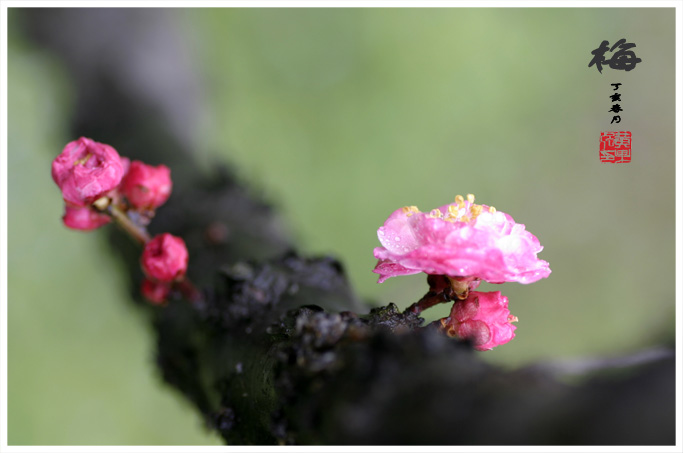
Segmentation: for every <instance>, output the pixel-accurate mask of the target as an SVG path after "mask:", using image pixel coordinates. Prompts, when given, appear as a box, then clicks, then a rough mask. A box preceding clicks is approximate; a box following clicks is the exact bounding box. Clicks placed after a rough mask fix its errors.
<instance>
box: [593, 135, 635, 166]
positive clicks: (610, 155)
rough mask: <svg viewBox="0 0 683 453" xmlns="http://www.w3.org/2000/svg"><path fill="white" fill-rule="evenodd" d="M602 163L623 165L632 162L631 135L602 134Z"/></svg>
mask: <svg viewBox="0 0 683 453" xmlns="http://www.w3.org/2000/svg"><path fill="white" fill-rule="evenodd" d="M600 162H606V163H610V164H623V163H626V162H631V133H630V132H628V131H626V132H624V131H621V132H600Z"/></svg>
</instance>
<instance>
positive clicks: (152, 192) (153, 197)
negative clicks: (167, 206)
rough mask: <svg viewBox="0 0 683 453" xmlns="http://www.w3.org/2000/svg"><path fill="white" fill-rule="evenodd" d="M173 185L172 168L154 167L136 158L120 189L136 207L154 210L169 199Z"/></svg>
mask: <svg viewBox="0 0 683 453" xmlns="http://www.w3.org/2000/svg"><path fill="white" fill-rule="evenodd" d="M172 185H173V184H172V183H171V170H170V169H169V168H168V167H167V166H165V165H159V166H158V167H152V166H151V165H147V164H144V163H142V162H140V161H138V160H134V161H133V162H131V163H130V168H129V169H128V172H127V174H126V176H125V177H124V178H123V181H122V182H121V189H120V190H121V192H122V193H123V195H125V196H126V198H127V199H128V201H129V202H130V204H131V205H132V206H133V207H134V208H136V209H149V210H153V209H156V208H158V207H159V206H161V205H162V204H164V203H165V202H166V200H168V197H169V196H170V195H171V187H172Z"/></svg>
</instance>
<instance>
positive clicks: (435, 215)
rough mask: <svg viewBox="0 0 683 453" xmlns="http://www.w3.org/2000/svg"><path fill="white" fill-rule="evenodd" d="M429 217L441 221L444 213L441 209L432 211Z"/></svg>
mask: <svg viewBox="0 0 683 453" xmlns="http://www.w3.org/2000/svg"><path fill="white" fill-rule="evenodd" d="M429 217H431V218H433V219H440V218H442V217H443V213H442V212H441V210H440V209H432V210H431V212H430V213H429Z"/></svg>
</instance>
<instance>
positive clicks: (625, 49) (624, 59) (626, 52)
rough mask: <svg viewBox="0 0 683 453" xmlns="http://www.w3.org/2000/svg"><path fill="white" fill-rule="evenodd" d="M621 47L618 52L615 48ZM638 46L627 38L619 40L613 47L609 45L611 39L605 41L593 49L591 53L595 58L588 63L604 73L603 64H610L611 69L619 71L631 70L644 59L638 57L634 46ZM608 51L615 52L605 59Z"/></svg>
mask: <svg viewBox="0 0 683 453" xmlns="http://www.w3.org/2000/svg"><path fill="white" fill-rule="evenodd" d="M617 47H618V48H619V50H617V51H616V52H614V49H616V48H617ZM634 47H636V45H635V44H634V43H630V42H629V43H627V42H626V39H625V38H622V39H620V40H619V41H617V42H616V43H615V44H614V45H613V46H612V47H611V48H610V46H609V41H606V40H605V41H603V42H602V43H601V44H600V46H599V47H598V48H597V49H595V50H593V51H592V52H591V54H592V55H593V59H592V60H591V61H590V63H588V67H589V68H590V67H591V66H593V65H595V67H596V68H597V70H598V72H599V73H600V74H602V65H608V66H609V67H610V68H611V69H615V70H617V71H631V70H633V69H634V68H635V67H636V65H637V64H638V63H640V62H641V61H643V60H642V59H640V58H638V57H636V53H635V52H634V51H633V50H630V49H632V48H634ZM606 52H614V53H613V54H612V58H610V59H609V60H606V59H605V53H606Z"/></svg>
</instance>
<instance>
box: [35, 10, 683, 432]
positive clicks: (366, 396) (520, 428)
mask: <svg viewBox="0 0 683 453" xmlns="http://www.w3.org/2000/svg"><path fill="white" fill-rule="evenodd" d="M22 18H23V20H24V23H25V25H26V30H27V31H28V32H29V33H30V34H31V36H33V38H34V40H35V42H36V43H39V44H40V45H42V46H44V47H46V48H48V49H51V50H52V51H54V52H55V53H56V54H57V55H59V57H60V58H61V59H62V60H63V61H64V62H65V64H66V67H67V68H68V70H69V72H70V74H71V75H72V77H73V78H74V80H76V81H77V87H78V101H77V106H78V108H77V111H76V114H75V117H74V120H73V133H74V136H75V137H77V136H80V135H85V136H90V137H92V138H94V139H96V140H98V141H101V142H106V143H110V144H112V145H113V146H115V147H116V148H117V149H119V151H120V152H121V153H122V154H123V155H126V156H128V157H131V158H133V159H141V160H143V161H147V162H149V163H152V164H157V163H162V162H163V163H165V164H166V165H168V166H169V167H171V169H172V172H173V178H174V192H173V195H172V197H171V199H170V200H169V202H168V203H167V205H166V206H164V207H162V208H161V209H160V210H159V211H158V214H157V217H156V218H155V219H154V220H153V222H152V223H151V225H150V232H151V233H152V234H156V233H160V232H164V231H167V232H171V233H172V234H174V235H177V236H181V237H183V238H184V239H185V241H186V243H187V245H188V248H189V251H190V257H191V259H190V266H189V270H188V273H189V276H190V278H191V279H192V281H194V282H195V283H196V284H197V285H198V286H199V287H201V288H204V295H205V297H204V298H203V301H201V302H200V303H197V304H194V305H192V304H190V303H188V302H187V301H185V300H182V298H180V297H176V298H174V299H173V300H172V301H171V302H170V303H169V305H168V306H166V307H152V306H149V305H147V304H145V303H144V302H142V301H141V300H140V299H139V295H138V288H139V284H140V281H141V278H142V273H141V271H140V270H139V256H140V248H139V246H138V245H136V244H135V243H133V241H130V240H129V239H128V238H127V237H125V236H124V235H123V234H122V233H121V232H119V231H116V230H113V229H112V230H111V231H112V234H111V244H112V246H113V248H114V250H116V251H117V252H118V253H119V254H120V256H121V259H122V260H123V261H124V262H125V263H126V264H127V266H128V269H130V280H131V293H132V294H134V299H135V300H136V301H137V302H138V303H139V304H140V307H141V310H144V311H145V312H146V313H147V314H148V316H149V320H150V324H151V325H152V327H153V329H154V330H155V332H156V334H157V352H156V355H157V362H158V364H159V368H160V370H161V373H162V375H163V377H164V379H165V380H166V381H167V382H168V383H169V384H170V385H172V386H173V387H175V388H177V389H178V390H179V391H181V392H182V393H183V394H184V395H185V396H186V397H187V398H188V399H189V400H190V401H192V403H193V404H194V405H195V406H196V407H197V410H198V411H200V412H201V413H202V414H203V416H204V417H205V419H206V421H207V423H208V424H209V426H210V427H212V428H213V429H216V430H218V432H220V434H221V435H222V436H223V438H224V439H225V441H226V442H228V443H232V444H276V443H281V444H282V443H285V444H287V443H297V444H484V445H490V444H673V443H674V442H675V429H674V422H675V401H674V394H675V393H674V386H675V385H674V376H675V373H674V360H673V357H672V354H671V353H670V352H667V353H663V354H654V355H653V356H651V357H649V358H647V360H644V359H643V358H642V357H641V360H640V361H635V362H633V363H630V362H629V361H628V360H626V361H621V362H619V361H617V362H609V361H608V362H607V363H602V364H601V363H598V362H591V363H588V364H586V363H584V364H567V363H560V364H558V363H557V362H554V363H549V364H545V365H544V364H539V365H538V366H534V367H529V368H526V369H521V370H517V371H505V370H502V369H500V368H497V367H494V366H491V365H487V364H486V363H484V362H482V361H481V360H480V358H479V357H480V356H479V354H478V353H475V352H474V351H473V350H472V348H471V347H470V345H468V344H467V343H462V342H457V341H454V340H452V339H449V338H447V337H446V336H445V335H443V334H442V333H440V332H438V331H437V330H436V329H434V328H431V327H426V328H420V326H421V323H422V319H421V318H419V317H418V315H417V314H415V313H414V312H412V311H410V310H408V311H406V313H400V312H399V311H398V310H397V309H396V306H395V305H393V304H389V305H387V306H385V307H382V308H376V309H373V310H371V311H370V312H369V313H368V314H363V313H366V312H367V311H368V308H366V307H364V306H363V304H362V303H360V301H359V300H358V298H357V297H356V296H355V295H354V293H353V291H352V289H351V288H350V287H349V284H348V281H347V279H346V277H345V275H344V271H343V268H342V266H341V264H340V263H339V262H338V261H336V260H334V259H332V258H309V257H302V256H300V255H299V254H297V253H296V252H294V251H293V250H295V245H294V244H293V243H292V242H291V240H290V239H289V238H288V236H287V234H286V233H285V231H284V228H282V225H281V223H280V221H279V220H278V218H277V217H276V216H275V215H274V213H273V212H272V210H271V209H270V208H269V207H268V206H267V205H266V204H264V203H263V202H261V201H259V200H256V199H255V198H254V197H253V196H252V195H250V193H249V192H248V191H247V190H246V189H245V188H244V187H243V186H242V185H240V184H239V183H238V182H237V181H236V180H235V178H234V177H233V176H232V175H231V174H230V173H229V172H228V171H227V170H225V169H223V170H220V171H218V172H216V174H210V175H208V174H203V173H202V172H201V171H200V170H199V167H198V165H196V162H195V159H194V157H193V155H192V153H191V151H190V149H191V148H190V147H191V143H192V140H191V137H192V133H193V132H192V130H191V129H192V127H191V116H192V112H193V111H194V110H196V109H198V108H199V107H198V106H199V105H200V104H201V103H200V102H199V96H200V93H199V90H198V88H197V87H198V85H199V84H198V83H197V79H196V77H195V75H194V74H192V73H191V71H190V70H189V68H191V67H193V65H192V64H190V63H191V56H188V54H187V52H186V51H184V50H183V45H182V40H180V39H179V38H178V36H179V35H176V34H171V35H169V32H168V30H173V29H174V28H176V27H175V25H174V16H173V15H172V14H171V13H170V12H168V11H160V10H154V11H150V10H140V9H134V10H125V9H123V10H107V9H97V10H81V9H68V10H46V9H37V10H31V11H23V16H22ZM84 24H86V25H87V26H86V27H85V30H84ZM121 30H125V33H121ZM141 55H142V56H144V55H154V56H155V59H153V60H152V59H148V58H147V59H146V58H143V57H141ZM150 61H154V62H156V63H155V64H160V63H159V62H160V61H163V62H164V63H163V66H165V67H166V70H165V72H164V77H166V78H168V77H170V78H168V79H164V82H165V83H163V84H159V85H161V86H154V82H155V81H156V80H155V78H154V77H151V78H150V77H149V74H150V73H152V74H154V73H155V71H154V69H155V68H154V67H150V66H149V65H150ZM170 67H172V68H174V71H169V70H168V68H170ZM56 146H57V145H56ZM432 302H435V301H425V302H424V303H423V305H425V306H427V305H430V304H431V303H432ZM436 302H438V301H436ZM636 362H638V363H636ZM605 365H606V366H607V368H612V367H614V366H616V367H622V366H630V367H631V368H630V370H631V371H630V372H629V373H606V374H605V375H602V376H594V377H592V378H588V379H587V380H585V382H583V383H582V384H580V385H569V384H565V383H563V382H561V381H560V380H558V379H557V377H558V375H559V374H561V373H563V372H569V373H571V372H573V371H576V370H578V371H579V372H581V373H583V372H586V371H594V370H601V369H605V368H606V367H605ZM643 414H647V415H646V417H643Z"/></svg>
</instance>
